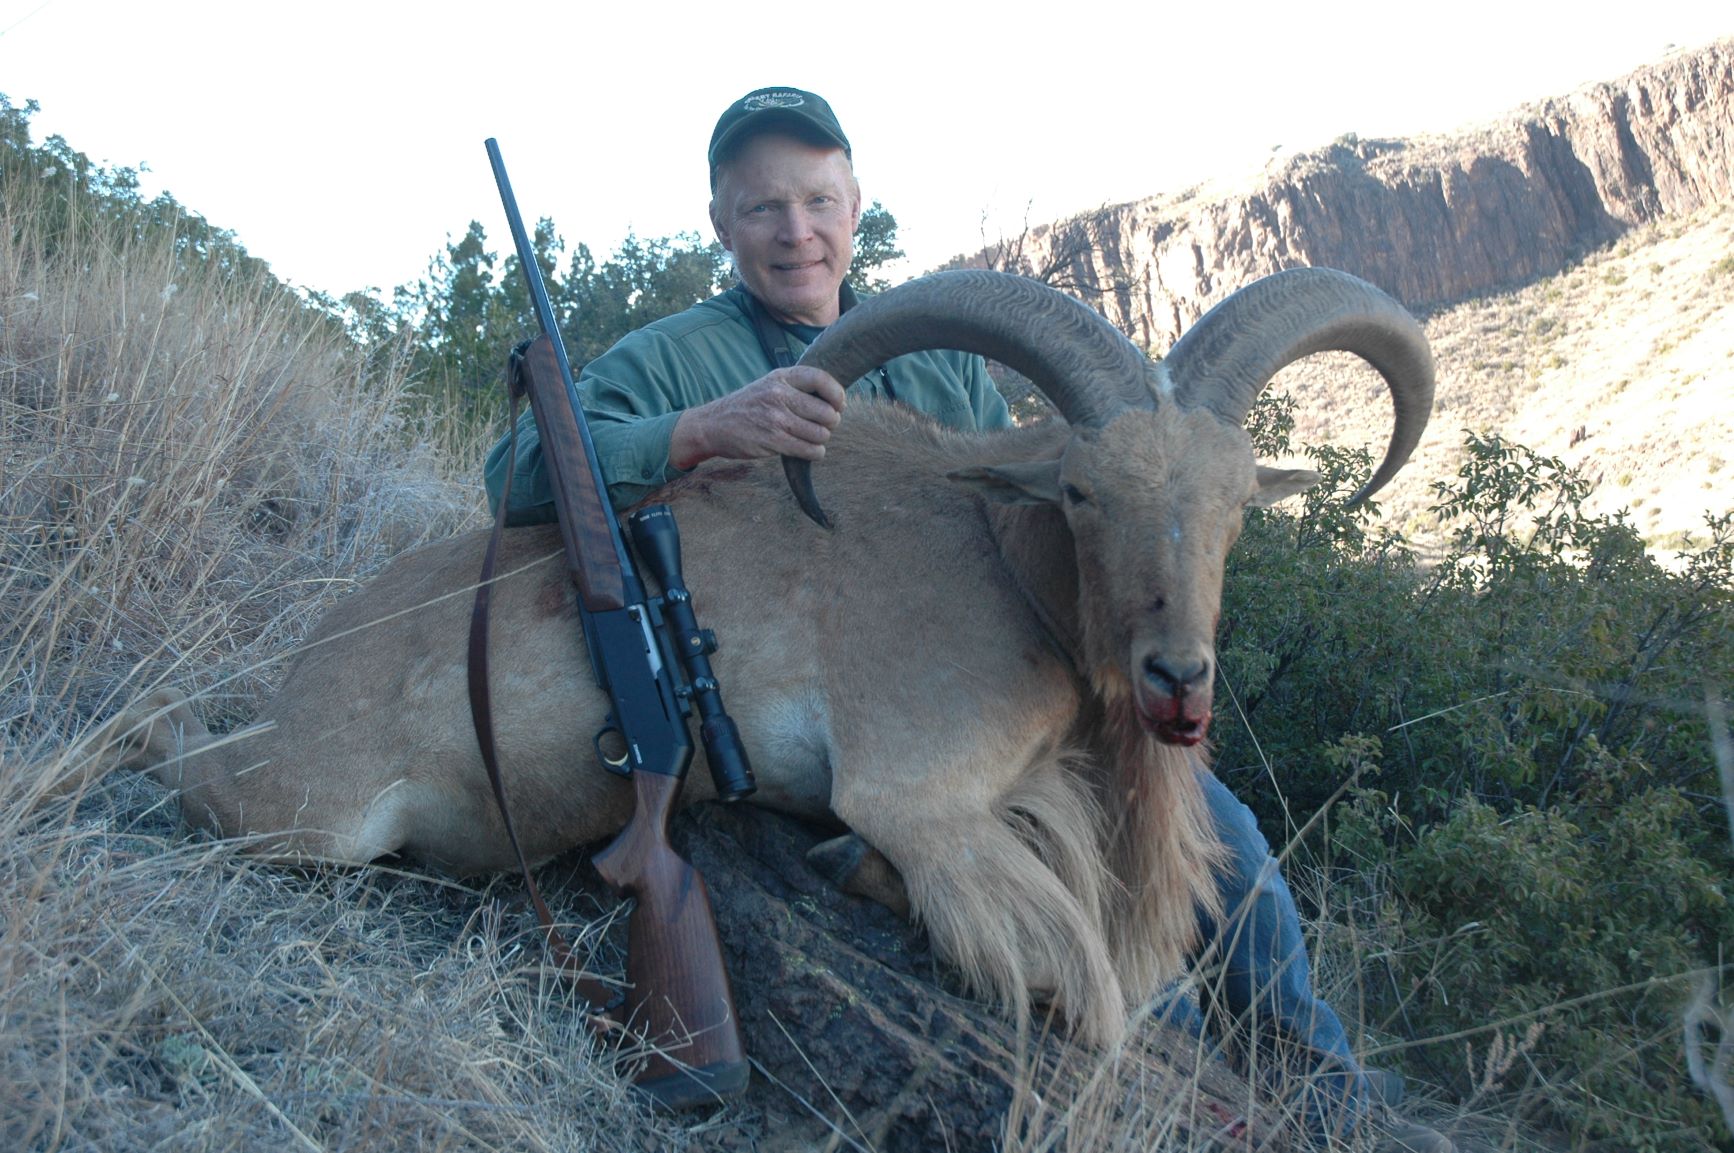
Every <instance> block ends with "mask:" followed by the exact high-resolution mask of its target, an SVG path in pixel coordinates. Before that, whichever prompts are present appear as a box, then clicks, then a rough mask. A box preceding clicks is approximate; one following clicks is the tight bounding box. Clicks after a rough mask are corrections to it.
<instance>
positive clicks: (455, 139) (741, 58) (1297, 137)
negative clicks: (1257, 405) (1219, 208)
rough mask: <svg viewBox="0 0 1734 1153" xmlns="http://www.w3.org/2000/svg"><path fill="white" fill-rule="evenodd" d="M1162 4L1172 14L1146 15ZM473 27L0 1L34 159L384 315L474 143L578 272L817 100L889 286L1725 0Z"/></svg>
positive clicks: (1566, 78)
mask: <svg viewBox="0 0 1734 1153" xmlns="http://www.w3.org/2000/svg"><path fill="white" fill-rule="evenodd" d="M1164 10H1166V11H1164ZM1012 11H1013V9H1012V6H1011V5H1009V4H1007V3H1005V2H1004V0H1001V2H1000V3H995V4H952V3H946V2H945V0H927V2H925V3H916V4H911V3H906V2H905V0H887V2H873V3H855V4H851V5H842V4H831V5H821V4H814V3H810V2H809V3H803V4H784V5H775V4H766V3H743V2H741V0H720V2H713V3H710V4H705V5H699V4H691V3H687V2H685V0H680V2H669V0H662V2H655V0H652V2H645V0H639V2H637V3H632V2H624V0H600V2H593V3H571V2H568V3H563V4H546V3H539V2H533V0H519V2H516V3H512V2H505V3H489V4H481V3H477V4H471V5H466V6H463V7H459V6H456V5H451V4H444V3H425V2H424V3H418V4H409V3H397V2H387V0H342V2H336V0H291V2H289V3H268V4H239V3H234V2H233V0H228V2H225V3H215V2H208V0H178V2H177V0H157V2H154V3H152V2H148V0H145V2H141V0H46V2H44V0H0V92H4V93H5V94H6V95H7V96H9V97H10V98H11V99H12V101H13V103H14V104H20V105H21V104H22V103H23V102H24V101H25V100H26V99H35V100H38V101H39V102H40V103H41V105H42V109H41V111H40V112H39V113H38V114H37V116H36V117H35V119H34V121H33V136H34V138H35V139H37V140H41V139H43V138H45V137H47V136H48V135H50V134H53V133H59V134H61V135H63V136H65V137H66V138H67V140H68V141H69V142H70V143H71V144H72V146H73V147H75V148H77V149H79V150H80V151H82V152H85V153H87V154H89V155H90V156H91V157H92V158H93V159H96V160H99V161H105V162H108V163H111V164H117V165H127V166H135V167H136V166H144V167H147V168H148V169H149V171H148V173H147V174H146V176H145V187H146V190H147V191H149V192H155V191H157V190H160V189H164V188H166V189H167V190H169V191H171V192H172V193H174V195H175V196H176V198H177V199H179V200H180V201H181V202H182V203H183V204H186V205H188V206H189V207H191V208H193V209H194V210H196V211H198V212H200V213H202V214H204V215H205V217H206V218H208V219H209V220H211V221H212V223H214V224H217V225H219V226H221V227H226V228H230V229H233V230H234V231H235V232H236V233H237V234H238V235H239V237H240V239H241V241H242V243H243V244H245V245H246V246H247V248H248V250H249V251H250V252H252V253H253V254H254V255H255V256H258V257H260V258H262V259H264V260H266V261H268V262H270V264H271V266H272V268H273V269H274V270H275V271H276V272H277V274H278V275H279V276H282V277H283V278H285V279H287V280H290V281H292V282H294V283H296V284H300V285H304V286H309V287H314V288H320V289H324V290H326V291H328V292H332V293H335V294H341V293H344V292H347V291H350V290H352V289H356V288H362V287H366V286H374V287H379V288H382V289H389V288H390V287H392V286H393V285H396V284H400V283H407V282H410V281H413V280H415V279H416V278H418V277H419V276H421V275H422V274H423V272H424V271H425V269H426V267H427V263H428V260H429V258H430V257H431V256H432V255H433V254H434V253H435V252H436V251H437V250H438V249H439V248H440V247H441V246H442V245H443V244H444V243H445V242H446V241H447V239H448V238H450V237H453V236H457V235H461V234H462V232H463V230H464V229H465V228H466V227H467V225H468V223H469V221H470V220H471V219H476V220H479V221H481V222H482V225H483V227H484V228H485V229H486V231H487V233H488V236H489V239H490V246H491V247H493V248H494V249H495V251H504V250H506V249H508V248H509V247H510V237H509V235H508V234H507V231H506V226H505V220H504V217H503V215H502V213H501V210H500V207H499V200H498V197H497V194H496V193H495V190H494V186H493V180H492V176H491V174H490V173H489V170H488V166H487V158H486V155H485V154H484V152H483V150H482V141H483V139H484V138H486V137H488V136H496V137H498V138H499V141H500V147H501V149H502V151H503V153H504V155H505V160H506V165H507V168H508V170H509V172H510V173H511V177H512V183H513V186H514V189H515V191H516V193H517V197H518V202H519V205H520V206H521V208H522V210H523V211H524V213H525V215H526V217H527V218H529V219H530V220H531V221H534V220H535V219H536V218H538V217H542V216H550V217H553V218H554V220H555V222H556V224H557V225H558V227H559V229H560V232H561V233H562V235H563V236H564V237H565V238H566V240H567V241H568V243H569V244H571V243H576V242H577V241H580V240H582V241H584V242H586V243H588V244H589V245H590V247H591V249H592V251H593V252H595V253H596V254H597V255H598V256H599V257H600V256H604V255H606V254H607V253H609V252H611V251H612V250H613V249H614V247H615V246H616V245H617V244H618V243H619V241H620V240H621V238H622V237H624V236H625V235H626V233H627V231H628V229H635V230H636V231H637V232H638V234H639V235H640V236H644V237H655V236H664V235H669V234H672V233H675V232H680V231H686V230H691V231H698V232H700V233H702V234H704V235H705V236H706V237H707V238H708V235H709V225H708V220H707V218H706V215H705V204H706V200H707V197H708V184H707V172H706V168H705V161H704V153H705V146H706V144H707V142H708V141H709V138H710V132H711V128H712V127H713V125H714V124H715V122H716V118H717V116H718V115H719V114H720V113H721V111H722V110H723V108H724V107H725V106H726V105H727V104H728V103H729V102H730V101H731V100H733V99H735V98H736V97H738V96H740V95H742V94H743V93H745V92H747V91H749V90H751V89H753V88H757V87H761V86H764V85H769V84H777V85H784V84H787V85H793V86H796V87H801V88H807V89H810V90H812V91H816V92H818V93H820V94H821V95H823V96H825V97H826V98H827V99H828V100H829V101H830V102H831V105H832V107H833V108H834V109H835V110H836V112H837V115H838V118H839V119H840V120H841V122H842V124H843V127H844V129H845V131H847V132H848V134H849V136H850V139H851V142H852V143H853V145H854V149H855V160H856V171H857V173H858V175H859V176H860V178H861V183H862V187H863V191H864V193H865V195H866V197H867V198H868V200H872V199H874V198H878V199H879V200H881V201H883V202H884V204H885V206H886V207H887V208H889V209H890V210H891V211H892V213H893V214H894V215H895V216H896V217H897V220H898V222H899V225H900V226H901V227H900V237H901V241H902V245H903V247H904V249H905V250H906V251H907V252H908V253H909V255H910V260H909V261H908V262H907V263H908V265H909V267H908V268H906V269H905V271H907V272H909V273H914V272H918V271H921V270H923V269H925V268H928V267H931V266H933V265H935V264H937V263H939V262H940V261H942V260H944V259H946V258H947V257H949V256H951V255H953V254H956V253H959V252H963V251H967V250H971V249H974V248H976V247H979V244H980V241H981V239H982V232H983V220H984V217H985V218H986V219H987V220H988V224H987V232H988V237H989V239H992V238H995V237H997V236H998V235H1000V234H1001V233H1002V232H1011V233H1015V232H1016V231H1017V230H1018V229H1019V228H1020V227H1021V222H1022V220H1023V219H1024V216H1025V214H1026V206H1028V214H1029V216H1030V219H1031V220H1032V221H1036V222H1040V221H1044V220H1049V219H1053V218H1056V217H1059V216H1063V215H1066V214H1069V213H1072V212H1076V211H1080V210H1083V209H1087V208H1092V207H1095V206H1097V205H1100V204H1104V203H1111V202H1116V201H1121V200H1128V199H1132V198H1135V197H1139V196H1148V195H1154V194H1157V193H1162V192H1173V191H1178V190H1180V189H1182V188H1185V187H1187V186H1189V185H1192V184H1195V183H1198V182H1200V181H1202V180H1205V179H1209V178H1215V177H1223V176H1231V175H1236V174H1240V173H1247V172H1252V171H1255V170H1256V169H1257V168H1258V167H1259V166H1261V165H1262V164H1263V163H1264V162H1265V161H1266V160H1267V159H1268V158H1269V157H1270V155H1271V152H1272V149H1273V147H1275V146H1278V145H1280V146H1283V147H1285V148H1288V149H1304V148H1311V147H1316V146H1319V145H1323V144H1326V143H1328V142H1329V141H1330V140H1332V139H1334V138H1335V137H1337V136H1339V135H1341V134H1343V133H1345V132H1351V131H1352V132H1357V133H1359V134H1360V135H1362V136H1401V135H1414V134H1418V133H1422V132H1440V131H1449V130H1451V129H1454V128H1457V127H1461V126H1463V125H1466V124H1471V123H1476V122H1479V121H1483V120H1487V119H1489V118H1492V117H1494V116H1497V115H1499V114H1500V113H1502V112H1505V111H1507V110H1509V109H1511V108H1514V107H1515V106H1517V105H1518V104H1521V103H1524V102H1527V101H1531V100H1536V99H1540V98H1542V97H1545V96H1550V95H1557V94H1563V93H1564V92H1567V91H1569V90H1571V89H1572V88H1575V87H1577V86H1578V85H1580V84H1583V83H1587V82H1590V81H1595V80H1604V79H1613V78H1614V77H1616V76H1618V75H1620V74H1621V73H1623V72H1625V71H1628V70H1630V69H1631V68H1634V67H1636V66H1638V65H1640V64H1644V63H1648V62H1650V61H1653V60H1655V59H1657V58H1659V57H1660V56H1661V55H1662V54H1663V53H1664V52H1665V51H1666V50H1667V49H1668V48H1669V46H1678V47H1698V46H1700V45H1702V44H1705V43H1708V42H1709V41H1711V40H1713V39H1715V38H1716V37H1718V36H1726V35H1730V34H1734V5H1730V4H1728V3H1727V0H1717V2H1709V0H1692V2H1687V0H1645V2H1644V3H1642V4H1639V5H1636V6H1633V5H1629V4H1624V5H1621V6H1619V7H1618V8H1617V9H1615V8H1614V7H1612V6H1608V5H1605V4H1603V3H1598V2H1597V0H1588V2H1585V0H1575V2H1573V3H1569V4H1538V3H1529V2H1528V0H1499V2H1489V0H1457V2H1455V3H1450V4H1439V3H1426V4H1419V3H1417V4H1393V3H1388V2H1387V3H1360V2H1357V3H1331V2H1329V0H1314V2H1313V3H1303V2H1291V3H1286V4H1271V3H1267V2H1265V0H1242V2H1241V3H1238V4H1222V3H1209V4H1206V3H1202V2H1200V3H1196V4H1193V5H1190V6H1184V7H1182V6H1180V5H1174V4H1158V3H1152V2H1151V0H1138V2H1124V3H1108V2H1102V0H1070V2H1068V3H1064V4H1037V5H1035V6H1033V7H1031V8H1030V9H1029V10H1028V11H1029V12H1030V14H1029V15H1026V16H1023V17H1021V18H1019V17H1014V16H1013V15H1011V12H1012Z"/></svg>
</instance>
